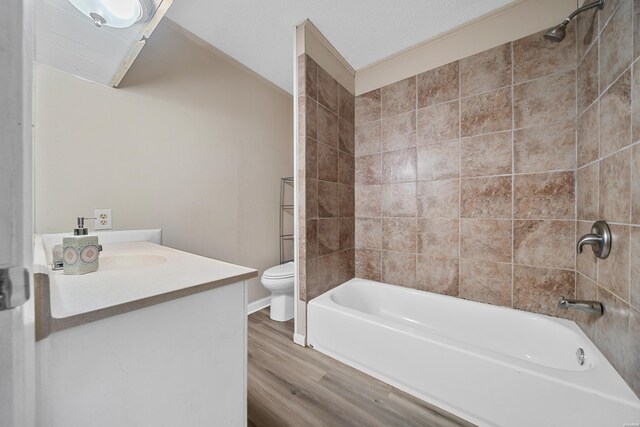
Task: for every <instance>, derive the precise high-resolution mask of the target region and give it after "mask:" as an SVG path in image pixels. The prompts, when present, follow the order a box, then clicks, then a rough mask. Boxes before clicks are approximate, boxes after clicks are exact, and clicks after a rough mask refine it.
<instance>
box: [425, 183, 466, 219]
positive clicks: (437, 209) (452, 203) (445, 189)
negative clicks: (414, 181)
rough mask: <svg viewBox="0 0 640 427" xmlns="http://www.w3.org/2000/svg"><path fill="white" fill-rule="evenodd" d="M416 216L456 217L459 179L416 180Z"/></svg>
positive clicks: (457, 213)
mask: <svg viewBox="0 0 640 427" xmlns="http://www.w3.org/2000/svg"><path fill="white" fill-rule="evenodd" d="M417 186H418V216H419V217H425V218H458V215H459V208H458V207H459V198H460V197H459V196H460V180H459V179H451V180H446V181H424V182H418V185H417Z"/></svg>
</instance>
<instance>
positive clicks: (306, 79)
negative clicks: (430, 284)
mask: <svg viewBox="0 0 640 427" xmlns="http://www.w3.org/2000/svg"><path fill="white" fill-rule="evenodd" d="M298 76H299V77H298V94H299V97H298V133H299V137H298V141H299V142H298V180H299V182H301V183H302V182H304V183H305V185H299V186H298V189H299V193H298V201H299V204H300V207H299V213H298V215H299V216H298V219H299V228H298V232H299V236H300V238H299V257H298V263H299V267H298V268H299V270H298V271H299V290H300V291H299V298H300V300H302V301H308V300H310V299H312V298H314V297H316V296H318V295H320V294H322V293H324V292H326V291H328V290H329V289H331V288H333V287H335V286H337V285H339V284H341V283H343V282H346V281H347V280H349V279H351V278H353V277H354V268H355V267H354V264H355V255H354V242H355V238H354V236H355V228H354V227H355V225H354V224H355V222H354V206H355V202H354V180H355V170H354V156H353V154H354V102H355V101H354V96H353V95H352V94H351V93H349V92H348V91H347V90H346V89H345V88H344V87H342V85H340V84H339V83H338V82H337V81H336V80H335V79H334V78H333V77H332V76H331V75H330V74H329V73H328V72H326V71H325V70H324V69H323V68H322V67H320V66H319V65H317V64H316V62H315V61H314V60H313V59H312V58H311V57H310V56H308V55H301V56H300V57H298ZM303 141H304V143H302V142H303Z"/></svg>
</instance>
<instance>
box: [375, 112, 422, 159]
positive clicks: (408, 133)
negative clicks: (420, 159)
mask: <svg viewBox="0 0 640 427" xmlns="http://www.w3.org/2000/svg"><path fill="white" fill-rule="evenodd" d="M381 139H382V149H383V150H384V151H390V150H399V149H401V148H410V147H415V146H416V113H415V112H413V111H411V112H409V113H405V114H400V115H397V116H393V117H389V118H386V119H383V120H382V138H381Z"/></svg>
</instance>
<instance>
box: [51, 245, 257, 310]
mask: <svg viewBox="0 0 640 427" xmlns="http://www.w3.org/2000/svg"><path fill="white" fill-rule="evenodd" d="M102 246H103V251H102V253H101V255H100V268H99V269H98V271H96V272H95V273H89V274H84V275H80V276H71V275H65V274H64V272H62V271H50V272H49V286H50V293H51V316H52V317H54V318H57V319H62V318H65V317H69V316H73V315H77V314H83V313H88V312H92V311H96V310H100V309H103V308H107V307H113V306H119V305H122V304H125V303H128V302H132V301H138V300H142V299H146V298H153V297H155V296H159V295H163V294H167V293H171V292H176V291H181V290H184V289H187V288H193V287H197V286H202V285H206V286H208V287H215V286H216V285H217V286H220V285H224V284H229V283H234V282H239V281H242V280H246V279H248V278H252V277H255V276H256V275H257V272H256V270H253V269H250V268H246V267H240V266H237V265H233V264H228V263H226V262H222V261H216V260H213V259H210V258H205V257H201V256H198V255H194V254H190V253H187V252H182V251H179V250H177V249H172V248H169V247H166V246H160V245H156V244H155V243H150V242H128V243H111V244H104V245H102ZM127 258H132V259H133V262H128V261H127ZM136 260H140V262H141V263H142V266H139V265H136Z"/></svg>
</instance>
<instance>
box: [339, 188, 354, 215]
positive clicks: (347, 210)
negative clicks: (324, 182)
mask: <svg viewBox="0 0 640 427" xmlns="http://www.w3.org/2000/svg"><path fill="white" fill-rule="evenodd" d="M338 215H339V216H341V217H353V216H355V191H354V188H353V185H344V184H339V185H338Z"/></svg>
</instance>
